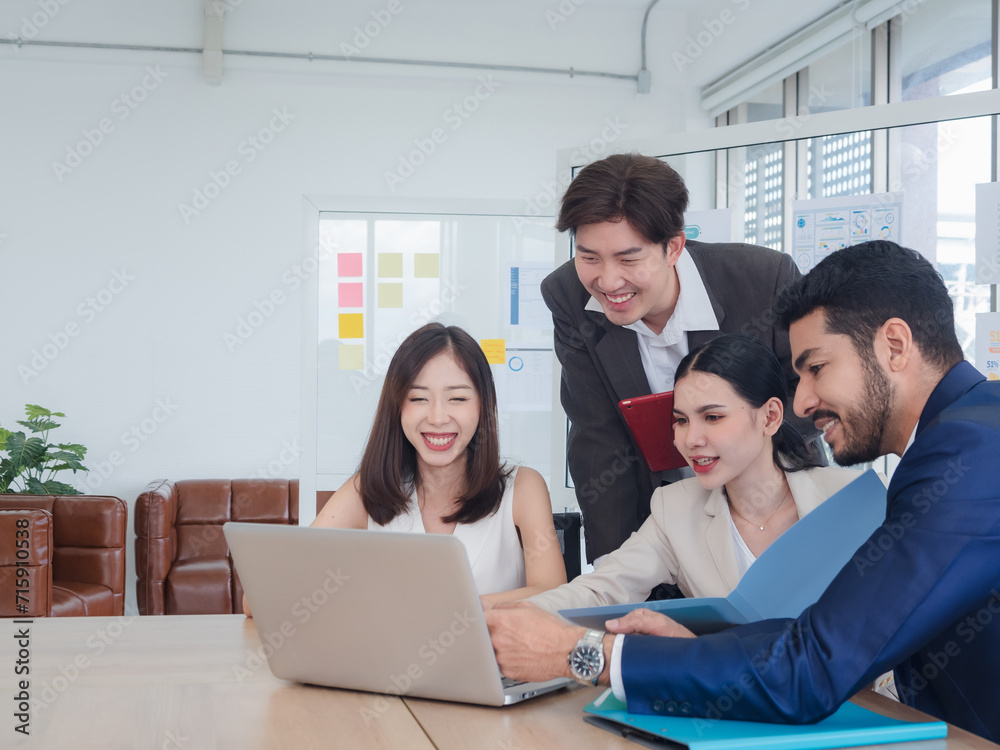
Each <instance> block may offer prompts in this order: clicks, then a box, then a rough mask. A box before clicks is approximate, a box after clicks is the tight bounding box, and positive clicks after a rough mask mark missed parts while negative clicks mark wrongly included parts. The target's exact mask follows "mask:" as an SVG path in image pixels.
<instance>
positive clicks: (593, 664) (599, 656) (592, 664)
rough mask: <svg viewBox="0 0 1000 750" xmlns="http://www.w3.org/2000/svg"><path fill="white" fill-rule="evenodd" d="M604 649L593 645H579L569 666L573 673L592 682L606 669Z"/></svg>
mask: <svg viewBox="0 0 1000 750" xmlns="http://www.w3.org/2000/svg"><path fill="white" fill-rule="evenodd" d="M603 662H604V648H603V646H594V645H592V644H589V643H587V644H577V647H576V648H575V649H573V658H572V659H570V662H569V666H570V669H571V670H572V671H573V673H574V674H575V675H577V676H579V677H582V678H583V679H589V680H592V679H594V678H595V677H597V676H598V675H599V674H600V673H601V670H602V669H603V667H604V663H603Z"/></svg>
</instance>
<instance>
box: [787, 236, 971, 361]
mask: <svg viewBox="0 0 1000 750" xmlns="http://www.w3.org/2000/svg"><path fill="white" fill-rule="evenodd" d="M819 308H822V309H823V312H824V315H825V317H826V328H827V330H828V331H830V332H831V333H838V334H842V335H845V336H848V337H849V338H850V339H851V341H852V342H853V344H854V348H855V350H856V351H857V352H858V354H860V355H861V356H868V355H870V354H872V353H873V352H874V342H875V332H876V331H877V330H878V329H879V328H880V327H881V326H882V324H883V323H885V322H886V321H887V320H889V318H900V319H902V320H904V321H906V324H907V325H908V326H909V327H910V330H911V331H912V333H913V340H914V342H915V343H916V344H917V346H918V347H919V349H920V352H921V353H922V354H923V356H924V358H925V359H926V360H927V361H928V362H930V363H932V364H934V365H936V366H937V367H939V368H940V369H941V371H942V372H947V371H948V370H950V369H951V368H952V367H954V366H955V365H956V364H958V363H959V362H961V361H962V360H963V359H965V355H964V354H963V352H962V347H961V346H960V345H959V343H958V337H957V336H956V335H955V306H954V304H953V303H952V301H951V298H950V297H949V296H948V290H947V289H946V288H945V285H944V281H943V280H942V278H941V274H939V273H938V272H937V271H936V270H935V268H934V266H933V265H931V263H930V261H928V260H927V259H926V258H924V257H923V256H922V255H920V253H918V252H917V251H916V250H911V249H909V248H906V247H901V246H899V245H897V244H896V243H895V242H889V241H887V240H875V241H872V242H862V243H861V244H859V245H854V246H852V247H845V248H844V249H842V250H838V251H837V252H835V253H833V254H831V255H829V256H827V257H826V258H824V259H823V260H822V261H820V263H818V264H817V265H816V267H815V268H814V269H813V270H812V271H810V272H809V273H808V274H806V275H805V276H804V277H802V278H801V279H799V280H798V281H796V282H795V283H793V284H791V285H790V286H788V287H786V288H785V289H784V290H783V291H782V292H781V294H779V295H778V298H777V299H776V300H775V301H774V312H775V314H776V315H777V318H778V320H779V321H780V322H781V324H782V325H784V326H785V328H788V327H789V326H790V325H791V324H792V323H794V322H795V321H797V320H800V319H801V318H804V317H806V316H807V315H809V314H810V313H811V312H813V311H814V310H817V309H819Z"/></svg>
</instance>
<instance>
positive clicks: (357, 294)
mask: <svg viewBox="0 0 1000 750" xmlns="http://www.w3.org/2000/svg"><path fill="white" fill-rule="evenodd" d="M363 289H364V285H363V284H361V283H360V282H351V283H349V284H338V285H337V300H338V302H339V306H340V307H364V306H365V303H364V298H365V296H364V291H363Z"/></svg>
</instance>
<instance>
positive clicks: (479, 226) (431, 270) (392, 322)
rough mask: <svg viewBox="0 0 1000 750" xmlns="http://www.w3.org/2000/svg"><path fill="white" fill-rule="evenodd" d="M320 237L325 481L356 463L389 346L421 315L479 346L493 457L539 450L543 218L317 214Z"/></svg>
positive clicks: (543, 408) (544, 430) (545, 384)
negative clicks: (487, 383) (489, 383)
mask: <svg viewBox="0 0 1000 750" xmlns="http://www.w3.org/2000/svg"><path fill="white" fill-rule="evenodd" d="M514 218H517V219H518V221H514V220H513V219H514ZM319 240H320V245H321V247H322V249H323V252H322V253H321V258H322V262H321V264H320V267H319V272H318V303H317V316H318V317H317V332H318V341H317V390H316V410H317V434H316V449H317V466H316V468H317V473H318V474H320V475H327V476H329V477H335V478H336V481H335V480H334V479H330V480H329V481H330V482H331V485H330V487H331V488H332V487H334V486H336V483H337V481H343V479H346V477H347V476H349V475H350V474H351V473H353V472H354V471H355V470H356V468H357V462H358V460H359V459H360V453H361V450H362V448H363V446H364V444H365V441H366V439H367V435H368V430H369V428H370V427H371V424H372V418H373V416H374V414H375V411H376V407H377V404H378V399H379V394H380V392H381V389H382V382H383V379H384V377H385V374H386V371H387V370H388V368H389V363H390V361H391V360H392V357H393V355H394V354H395V352H396V350H397V349H398V347H399V345H400V343H402V341H403V340H404V339H405V338H406V337H407V336H408V335H409V334H411V333H412V332H413V331H414V330H416V329H417V328H420V327H421V326H422V325H424V324H426V323H428V322H431V321H436V322H440V323H442V324H444V325H457V326H460V327H462V328H463V329H465V330H466V331H467V332H468V333H469V334H470V335H471V336H472V337H473V338H474V339H475V340H476V341H478V342H479V343H480V345H481V347H482V348H483V351H484V352H485V354H486V358H487V361H488V362H489V363H490V366H491V371H492V373H493V377H494V380H495V381H496V390H497V392H498V406H499V411H500V415H499V416H500V423H501V430H500V440H501V450H502V451H503V452H504V455H505V456H509V457H511V459H512V460H514V461H515V462H521V461H524V460H526V459H527V458H529V457H532V458H533V457H537V456H541V455H543V454H544V455H546V456H547V451H548V446H549V444H550V439H549V432H548V429H549V419H550V418H549V417H548V411H549V409H550V408H551V392H552V386H551V360H552V358H553V354H552V331H551V328H552V325H551V316H550V315H548V312H547V310H545V315H544V316H543V315H542V312H541V311H542V309H544V303H542V302H541V298H540V293H539V292H538V289H537V287H538V284H539V283H540V281H541V278H543V277H544V275H545V274H546V273H548V271H549V270H550V269H551V267H552V261H551V258H552V256H553V253H554V250H553V242H554V241H553V232H552V220H551V218H547V219H533V218H532V219H530V220H529V219H525V218H524V217H511V216H507V215H492V214H491V215H481V214H402V213H387V212H378V213H369V214H347V213H334V212H325V213H324V214H322V215H321V218H320V225H319ZM514 269H516V271H515V270H514ZM514 277H516V278H517V279H518V280H519V281H520V282H522V284H523V286H522V285H520V284H519V285H518V286H517V292H518V293H517V295H515V296H514V299H513V305H514V307H513V311H514V315H515V317H516V323H515V324H514V325H511V314H512V311H511V304H512V299H511V279H512V278H514ZM546 367H548V369H546ZM532 466H533V467H535V468H539V469H540V470H542V469H546V468H547V467H546V466H545V465H544V464H543V462H542V461H541V460H539V459H537V458H536V459H535V462H534V463H533V464H532ZM543 473H544V472H543Z"/></svg>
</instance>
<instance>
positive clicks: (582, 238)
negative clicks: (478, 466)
mask: <svg viewBox="0 0 1000 750" xmlns="http://www.w3.org/2000/svg"><path fill="white" fill-rule="evenodd" d="M687 204H688V193H687V188H686V187H685V186H684V181H683V180H682V179H681V177H680V175H678V174H677V172H675V171H674V170H673V169H672V168H671V167H670V166H668V165H667V164H666V163H664V162H662V161H660V160H659V159H655V158H653V157H650V156H640V155H638V154H615V155H613V156H609V157H607V158H606V159H602V160H601V161H598V162H594V163H593V164H590V165H588V166H586V167H584V168H583V170H581V171H580V174H579V175H577V177H576V179H575V180H573V182H572V184H570V186H569V188H568V189H567V190H566V194H565V195H564V196H563V200H562V207H561V209H560V211H559V220H558V223H557V225H556V227H557V228H558V229H559V231H560V232H565V231H567V230H569V231H571V232H573V233H574V235H575V238H576V253H575V257H574V258H573V259H572V260H570V261H568V262H566V263H565V264H563V265H562V266H561V267H559V268H557V269H556V270H555V271H553V272H552V273H551V274H550V275H549V276H548V277H547V278H546V279H545V280H544V281H543V282H542V297H543V298H544V299H545V304H546V305H548V308H549V310H551V311H552V320H553V323H554V325H555V351H556V356H558V357H559V362H560V363H561V364H562V393H561V400H562V405H563V408H564V409H565V410H566V414H567V416H568V417H569V419H570V422H571V425H572V426H571V428H570V434H569V438H568V442H567V460H568V462H569V468H570V474H571V475H572V477H573V482H574V484H575V486H576V496H577V500H578V501H579V503H580V508H581V510H582V511H583V517H584V526H585V534H586V539H587V559H588V560H590V561H591V562H593V561H594V560H596V559H597V558H599V557H601V556H603V555H606V554H607V553H609V552H611V551H613V550H615V549H617V548H618V547H619V546H620V545H621V544H622V542H624V541H625V540H626V539H627V538H628V537H629V535H630V534H631V533H632V532H633V531H635V530H636V529H638V528H639V525H640V524H641V523H642V522H643V521H644V520H645V519H646V516H648V515H649V499H650V496H651V495H652V492H653V490H654V489H655V488H656V487H658V486H660V484H661V483H663V482H665V481H673V480H676V479H679V478H680V474H679V473H678V472H664V473H663V474H662V475H661V474H660V473H654V472H651V471H650V470H649V467H648V466H647V465H646V462H645V460H644V459H643V458H642V456H641V454H640V453H639V452H638V449H637V447H636V445H635V443H634V441H633V439H632V435H631V433H630V431H629V429H628V427H627V425H626V424H625V420H624V418H623V417H622V415H621V412H620V411H619V409H618V402H619V401H620V400H622V399H626V398H634V397H636V396H643V395H646V394H649V393H660V392H663V391H670V390H673V385H674V371H675V370H676V368H677V365H678V364H679V363H680V360H681V359H682V358H683V357H684V355H685V354H687V353H688V351H690V350H691V349H692V348H694V347H696V346H698V345H700V344H702V343H704V342H706V341H708V340H709V339H711V338H713V337H714V336H717V335H719V334H720V333H733V332H737V331H742V332H743V333H747V334H750V335H752V336H755V337H757V338H759V339H761V340H762V341H763V342H764V343H766V344H767V345H769V346H770V347H771V348H772V349H773V350H774V352H775V354H777V355H778V359H780V360H781V364H782V366H783V367H784V368H785V371H786V372H787V373H788V381H789V385H790V391H789V392H790V393H794V392H795V390H794V385H795V383H796V382H797V378H796V377H795V373H794V371H793V370H792V366H791V362H790V350H789V346H788V332H787V331H784V330H780V329H776V328H775V326H774V316H773V314H772V313H771V302H772V301H773V299H774V298H775V296H776V295H777V293H778V291H780V290H781V289H782V288H783V287H785V286H786V285H788V284H789V283H791V282H792V281H795V280H796V279H798V278H799V275H800V274H799V272H798V269H797V268H796V267H795V264H794V263H793V262H792V258H791V256H788V255H785V254H783V253H780V252H777V251H775V250H770V249H768V248H763V247H756V246H753V245H743V244H708V243H702V242H694V241H691V242H686V241H685V236H684V211H685V210H686V209H687ZM788 413H789V414H791V410H790V409H789V410H788ZM666 427H667V426H666V425H665V426H664V429H666ZM813 432H814V431H813ZM671 475H672V476H671Z"/></svg>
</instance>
